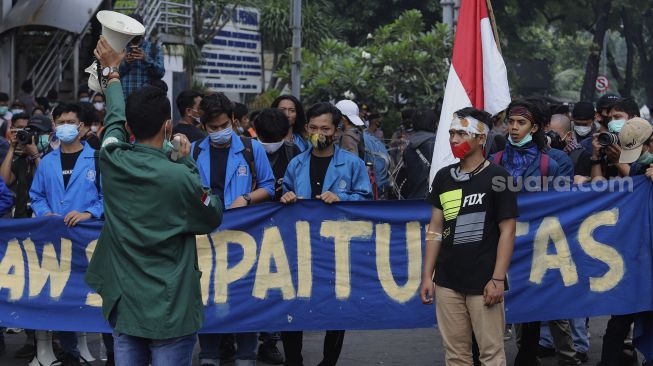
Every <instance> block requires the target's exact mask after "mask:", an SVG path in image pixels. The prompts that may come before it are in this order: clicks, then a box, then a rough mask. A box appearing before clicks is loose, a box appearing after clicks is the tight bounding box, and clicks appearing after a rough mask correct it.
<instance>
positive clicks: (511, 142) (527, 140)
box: [508, 133, 533, 147]
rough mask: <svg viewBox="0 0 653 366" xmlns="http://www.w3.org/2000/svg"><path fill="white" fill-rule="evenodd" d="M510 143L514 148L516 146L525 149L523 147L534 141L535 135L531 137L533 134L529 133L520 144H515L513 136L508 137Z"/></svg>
mask: <svg viewBox="0 0 653 366" xmlns="http://www.w3.org/2000/svg"><path fill="white" fill-rule="evenodd" d="M508 141H509V142H510V145H512V146H515V147H523V146H524V145H526V144H527V143H529V142H531V141H533V135H531V134H530V133H529V134H528V135H526V136H524V138H523V139H521V141H519V142H514V141H512V136H508Z"/></svg>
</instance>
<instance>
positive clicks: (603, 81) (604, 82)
mask: <svg viewBox="0 0 653 366" xmlns="http://www.w3.org/2000/svg"><path fill="white" fill-rule="evenodd" d="M608 88H610V80H609V79H608V77H607V76H603V75H599V77H597V78H596V90H597V91H598V92H599V93H605V92H607V91H608Z"/></svg>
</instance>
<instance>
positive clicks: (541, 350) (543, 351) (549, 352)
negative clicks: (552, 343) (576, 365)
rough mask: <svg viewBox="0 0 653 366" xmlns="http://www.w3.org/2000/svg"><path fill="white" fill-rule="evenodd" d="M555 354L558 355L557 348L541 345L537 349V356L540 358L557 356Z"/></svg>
mask: <svg viewBox="0 0 653 366" xmlns="http://www.w3.org/2000/svg"><path fill="white" fill-rule="evenodd" d="M555 355H556V350H555V348H549V347H542V346H539V347H538V349H537V357H539V358H547V357H555Z"/></svg>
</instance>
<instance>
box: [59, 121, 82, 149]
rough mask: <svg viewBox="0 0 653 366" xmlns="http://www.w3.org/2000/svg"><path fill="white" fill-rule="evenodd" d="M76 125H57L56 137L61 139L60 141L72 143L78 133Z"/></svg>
mask: <svg viewBox="0 0 653 366" xmlns="http://www.w3.org/2000/svg"><path fill="white" fill-rule="evenodd" d="M77 127H78V126H77V125H69V124H65V125H61V126H57V130H56V132H55V133H56V135H57V138H58V139H59V140H61V142H63V143H64V144H70V143H72V142H73V141H75V139H76V138H77V136H78V135H79V129H78V128H77Z"/></svg>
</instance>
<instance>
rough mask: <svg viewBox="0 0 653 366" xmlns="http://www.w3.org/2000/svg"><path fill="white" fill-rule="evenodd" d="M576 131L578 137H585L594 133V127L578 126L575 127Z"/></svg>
mask: <svg viewBox="0 0 653 366" xmlns="http://www.w3.org/2000/svg"><path fill="white" fill-rule="evenodd" d="M574 131H576V133H577V134H578V136H582V137H585V136H587V135H588V134H589V133H590V132H592V126H577V125H574Z"/></svg>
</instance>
